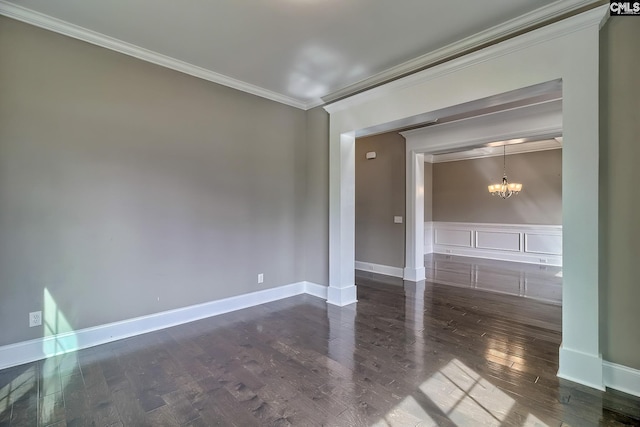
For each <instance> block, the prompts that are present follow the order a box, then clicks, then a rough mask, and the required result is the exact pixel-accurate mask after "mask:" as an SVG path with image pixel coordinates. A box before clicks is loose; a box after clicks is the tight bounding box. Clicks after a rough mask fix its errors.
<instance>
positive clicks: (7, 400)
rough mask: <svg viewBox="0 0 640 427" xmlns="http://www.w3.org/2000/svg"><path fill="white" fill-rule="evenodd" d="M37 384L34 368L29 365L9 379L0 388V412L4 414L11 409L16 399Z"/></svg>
mask: <svg viewBox="0 0 640 427" xmlns="http://www.w3.org/2000/svg"><path fill="white" fill-rule="evenodd" d="M37 384H38V378H37V373H36V369H35V367H34V366H31V367H30V368H29V369H27V370H25V371H24V372H23V373H21V374H20V375H18V376H17V377H16V378H14V379H13V380H11V381H10V382H9V384H7V385H5V386H4V387H2V389H0V414H4V413H5V412H6V411H8V410H9V409H11V405H13V404H14V403H15V402H16V401H18V400H20V398H21V397H22V396H24V395H25V394H27V393H28V392H29V391H30V390H31V389H32V388H33V387H35V386H36V385H37Z"/></svg>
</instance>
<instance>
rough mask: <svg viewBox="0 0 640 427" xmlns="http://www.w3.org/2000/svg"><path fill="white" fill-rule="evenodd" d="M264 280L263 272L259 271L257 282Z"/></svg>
mask: <svg viewBox="0 0 640 427" xmlns="http://www.w3.org/2000/svg"><path fill="white" fill-rule="evenodd" d="M263 282H264V274H262V273H260V274H258V283H263Z"/></svg>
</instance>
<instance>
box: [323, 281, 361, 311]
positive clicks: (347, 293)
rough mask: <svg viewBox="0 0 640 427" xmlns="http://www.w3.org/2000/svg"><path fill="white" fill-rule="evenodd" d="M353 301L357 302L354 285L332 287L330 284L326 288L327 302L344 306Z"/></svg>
mask: <svg viewBox="0 0 640 427" xmlns="http://www.w3.org/2000/svg"><path fill="white" fill-rule="evenodd" d="M355 302H358V294H357V291H356V286H355V285H351V286H347V287H346V288H334V287H331V286H330V287H328V288H327V304H332V305H337V306H338V307H344V306H345V305H349V304H353V303H355Z"/></svg>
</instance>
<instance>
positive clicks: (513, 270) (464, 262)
mask: <svg viewBox="0 0 640 427" xmlns="http://www.w3.org/2000/svg"><path fill="white" fill-rule="evenodd" d="M425 271H426V278H427V281H429V282H435V283H441V284H445V285H453V286H462V287H467V288H474V289H479V290H485V291H490V292H499V293H503V294H509V295H517V296H521V297H525V298H532V299H536V300H540V301H546V302H551V303H554V304H561V303H562V267H555V266H549V265H537V264H525V263H520V262H510V261H496V260H489V259H482V258H471V257H462V256H456V255H443V254H427V255H425Z"/></svg>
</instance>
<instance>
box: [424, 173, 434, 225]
mask: <svg viewBox="0 0 640 427" xmlns="http://www.w3.org/2000/svg"><path fill="white" fill-rule="evenodd" d="M424 220H425V222H426V221H433V163H425V164H424Z"/></svg>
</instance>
